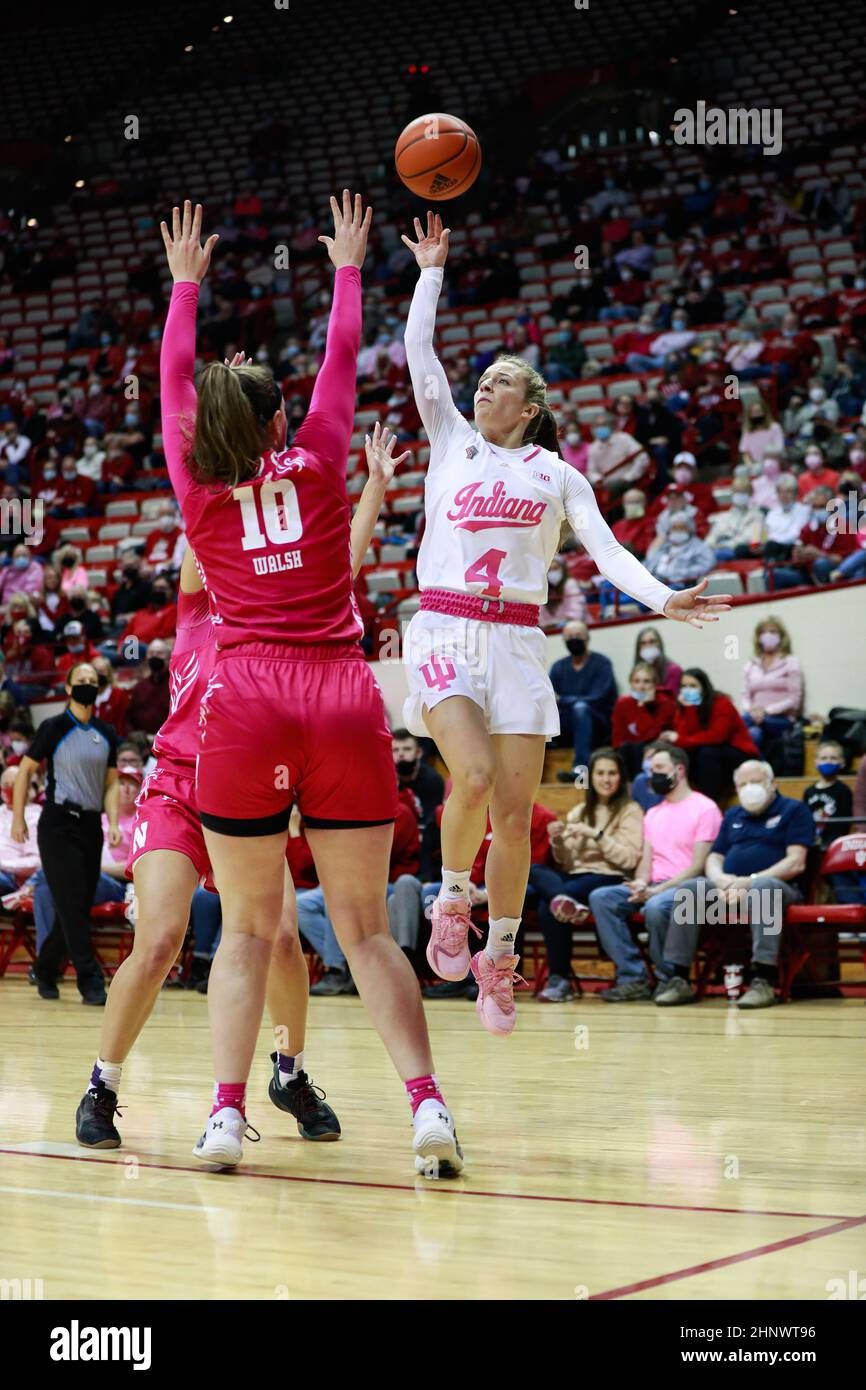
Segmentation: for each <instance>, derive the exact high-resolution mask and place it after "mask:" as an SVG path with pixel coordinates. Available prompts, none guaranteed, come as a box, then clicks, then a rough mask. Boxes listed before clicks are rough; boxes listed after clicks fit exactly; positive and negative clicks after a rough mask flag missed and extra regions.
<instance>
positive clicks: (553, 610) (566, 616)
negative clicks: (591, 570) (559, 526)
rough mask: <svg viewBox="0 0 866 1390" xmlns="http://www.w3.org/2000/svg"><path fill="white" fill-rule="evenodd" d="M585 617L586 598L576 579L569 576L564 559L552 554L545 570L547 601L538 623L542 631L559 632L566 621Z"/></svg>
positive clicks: (577, 620)
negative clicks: (547, 568)
mask: <svg viewBox="0 0 866 1390" xmlns="http://www.w3.org/2000/svg"><path fill="white" fill-rule="evenodd" d="M585 618H586V599H585V597H584V595H583V593H582V592H581V588H580V585H579V584H578V582H577V580H576V579H572V578H570V577H569V575H568V573H567V571H566V568H565V559H564V557H563V556H561V555H556V556H554V558H553V560H552V561H551V563H550V568H549V570H548V571H547V603H546V604H544V605H543V607H542V609H541V612H540V614H539V618H538V625H539V627H540V628H541V629H542V631H544V632H559V631H560V630H561V629H562V628H563V627H564V626H565V624H566V623H570V622H583V621H584V619H585Z"/></svg>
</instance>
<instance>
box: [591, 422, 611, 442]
mask: <svg viewBox="0 0 866 1390" xmlns="http://www.w3.org/2000/svg"><path fill="white" fill-rule="evenodd" d="M595 437H596V439H610V426H609V425H597V426H596V430H595Z"/></svg>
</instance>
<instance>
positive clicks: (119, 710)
mask: <svg viewBox="0 0 866 1390" xmlns="http://www.w3.org/2000/svg"><path fill="white" fill-rule="evenodd" d="M91 664H92V666H93V669H94V670H95V672H96V674H97V677H98V679H99V694H98V695H97V697H96V705H95V707H94V711H93V712H94V714H95V715H96V716H97V718H98V719H101V720H102V722H103V724H110V725H111V727H112V729H113V730H114V732H115V733H116V734H117V737H118V738H119V739H121V738H125V737H126V711H127V710H128V708H129V691H128V690H124V689H123V687H122V686H119V685H118V684H117V679H116V677H115V674H114V667H113V666H112V664H111V662H110V661H109V660H108V657H107V656H98V655H97V656H95V657H94V658H93V661H92V663H91Z"/></svg>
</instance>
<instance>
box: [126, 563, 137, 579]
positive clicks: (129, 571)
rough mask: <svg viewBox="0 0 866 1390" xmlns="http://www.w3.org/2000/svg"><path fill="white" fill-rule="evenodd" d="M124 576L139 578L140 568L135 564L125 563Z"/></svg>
mask: <svg viewBox="0 0 866 1390" xmlns="http://www.w3.org/2000/svg"><path fill="white" fill-rule="evenodd" d="M123 577H124V579H137V578H138V570H137V569H136V568H135V565H124V567H123Z"/></svg>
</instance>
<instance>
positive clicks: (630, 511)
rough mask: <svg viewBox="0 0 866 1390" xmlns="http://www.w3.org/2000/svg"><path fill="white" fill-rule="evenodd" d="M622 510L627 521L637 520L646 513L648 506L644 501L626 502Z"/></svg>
mask: <svg viewBox="0 0 866 1390" xmlns="http://www.w3.org/2000/svg"><path fill="white" fill-rule="evenodd" d="M622 510H623V516H624V517H625V519H626V521H637V520H638V518H639V517H642V516H644V515H645V514H646V508H645V507H644V505H643V503H642V502H626V504H625V506H624V507H623V509H622Z"/></svg>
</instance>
